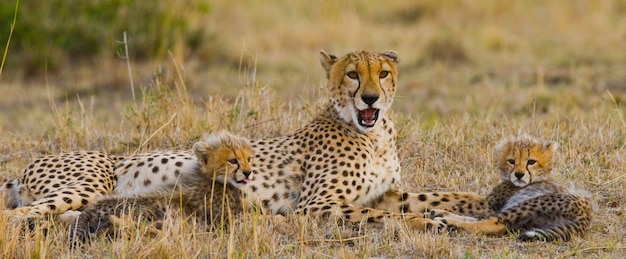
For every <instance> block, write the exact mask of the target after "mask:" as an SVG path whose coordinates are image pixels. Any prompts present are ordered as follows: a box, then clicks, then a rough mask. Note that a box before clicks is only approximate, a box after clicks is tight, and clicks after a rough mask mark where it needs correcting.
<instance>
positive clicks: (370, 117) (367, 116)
mask: <svg viewBox="0 0 626 259" xmlns="http://www.w3.org/2000/svg"><path fill="white" fill-rule="evenodd" d="M378 111H379V110H378V109H374V108H369V109H365V110H360V111H358V112H359V124H361V126H363V127H374V124H376V120H378Z"/></svg>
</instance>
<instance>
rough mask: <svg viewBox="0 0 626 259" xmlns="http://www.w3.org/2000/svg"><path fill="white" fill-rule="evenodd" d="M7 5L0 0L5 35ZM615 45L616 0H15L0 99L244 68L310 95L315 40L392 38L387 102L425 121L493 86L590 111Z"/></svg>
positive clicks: (110, 97) (615, 78)
mask: <svg viewBox="0 0 626 259" xmlns="http://www.w3.org/2000/svg"><path fill="white" fill-rule="evenodd" d="M15 7H16V4H15V1H3V2H2V3H0V21H3V22H2V23H0V45H1V46H2V47H4V46H6V45H5V44H6V42H7V38H8V35H9V30H10V28H11V21H12V20H13V14H14V12H15ZM124 32H126V34H127V36H128V44H127V45H124V44H122V41H123V35H124ZM625 45H626V2H624V1H619V0H597V1H584V0H572V1H560V0H559V1H538V0H530V1H487V0H484V1H483V0H481V1H464V0H449V1H436V0H425V1H418V2H414V1H403V0H388V1H385V3H384V4H382V5H380V4H375V3H372V2H371V1H334V0H322V1H315V2H310V1H289V0H275V1H271V2H267V1H258V0H241V1H229V0H209V1H203V0H183V1H174V0H165V1H156V2H155V1H152V2H150V1H134V0H97V1H78V0H63V1H61V0H51V1H36V0H31V1H20V2H19V7H18V10H17V20H16V24H15V28H14V32H13V36H12V39H11V44H10V46H9V48H8V55H7V61H6V64H5V68H4V69H5V71H4V73H3V74H2V78H0V83H1V84H3V85H4V86H6V87H5V96H4V97H2V96H0V110H9V109H10V110H14V111H21V112H22V113H26V112H28V110H29V109H31V108H32V107H34V106H37V105H39V104H40V103H43V104H44V106H43V109H45V108H47V107H46V106H48V103H47V102H46V101H47V99H52V100H55V101H69V102H70V103H72V102H74V101H75V99H76V97H77V96H80V97H83V98H84V97H96V104H95V107H96V108H97V107H98V104H101V105H104V106H105V107H111V106H112V105H113V106H115V105H116V104H117V103H116V102H117V101H116V100H118V99H121V100H128V99H129V98H130V93H131V90H130V86H131V83H132V84H134V85H136V86H138V88H140V89H147V88H150V86H151V85H154V82H155V78H160V79H163V80H164V81H165V82H166V83H167V82H168V80H170V82H171V80H172V78H174V77H176V75H177V74H182V76H183V77H184V78H185V85H186V88H187V89H188V90H189V91H190V93H191V94H192V96H194V98H196V99H205V98H207V97H209V96H226V97H228V96H230V97H231V98H234V97H235V96H237V95H238V93H239V90H240V89H241V86H242V82H243V80H244V78H254V80H257V81H258V82H261V84H263V85H266V86H269V87H271V88H273V89H275V90H277V92H278V94H279V96H281V97H282V98H290V99H293V98H300V97H304V98H309V97H316V96H318V95H319V93H320V92H324V91H323V90H321V89H322V88H323V72H322V69H321V68H320V67H319V61H318V52H319V50H321V49H324V50H327V51H328V52H331V53H335V54H343V53H345V52H348V51H351V50H355V49H370V50H379V51H383V50H386V49H394V50H396V51H398V52H399V53H400V57H401V60H402V61H401V68H400V71H401V81H400V83H401V85H400V91H399V93H398V98H397V101H396V103H395V106H396V110H399V111H401V112H404V113H416V112H417V113H418V115H421V116H424V117H426V118H428V119H429V120H430V119H437V118H442V117H449V116H454V115H455V114H459V113H464V112H468V111H470V112H480V111H481V110H488V109H489V107H482V106H479V107H476V106H475V105H474V104H484V103H494V102H496V103H497V102H499V101H501V99H499V98H498V96H494V97H489V95H486V96H485V95H482V96H481V95H476V94H468V93H469V92H478V93H480V92H485V91H492V92H499V91H493V89H498V90H501V91H504V92H507V91H512V92H515V91H517V89H518V88H519V89H522V90H524V89H526V90H528V89H532V92H527V91H519V92H520V96H521V97H520V101H519V102H520V103H519V104H510V105H508V106H505V107H504V109H505V110H504V112H505V113H525V112H527V111H528V109H529V108H528V107H530V105H529V103H530V102H533V105H534V107H535V109H538V110H539V111H543V112H546V111H548V110H550V109H555V108H557V109H558V108H560V107H564V108H563V109H574V110H576V109H583V110H585V109H586V110H588V109H590V108H591V107H595V106H596V105H597V104H598V103H601V102H602V100H604V99H606V98H607V96H606V95H605V94H606V91H607V90H609V91H610V92H611V94H613V96H614V97H615V99H616V101H617V102H618V103H621V102H622V100H623V99H624V97H623V93H625V92H626V51H624V49H625V47H626V46H625ZM125 47H128V53H129V57H128V60H126V59H125V54H124V48H125ZM2 49H4V48H2ZM127 61H128V62H129V64H130V65H131V71H130V72H129V71H128V69H127V66H126V65H127V64H126V62H127ZM176 71H178V72H180V73H178V72H176ZM131 75H132V81H131ZM546 86H547V88H546ZM536 87H538V88H536ZM42 89H46V90H45V91H43V90H42ZM502 89H505V90H502ZM537 89H539V90H537ZM572 89H576V91H572ZM137 92H140V91H139V90H137ZM565 93H567V94H566V95H563V94H565ZM556 96H561V97H562V98H556ZM99 98H107V99H104V101H103V102H98V101H97V100H99ZM491 98H494V99H491ZM594 98H595V99H594ZM413 99H419V100H421V102H420V103H419V105H418V106H416V103H415V102H411V100H413ZM451 100H455V101H456V102H458V103H459V104H460V105H449V102H450V101H451ZM117 106H119V107H123V104H117ZM472 107H473V108H472ZM39 108H42V107H39ZM0 117H5V118H7V117H10V115H6V114H5V115H0ZM0 119H2V118H0ZM19 123H21V122H18V124H9V125H6V126H5V127H6V128H10V129H18V128H20V127H21V126H20V124H19Z"/></svg>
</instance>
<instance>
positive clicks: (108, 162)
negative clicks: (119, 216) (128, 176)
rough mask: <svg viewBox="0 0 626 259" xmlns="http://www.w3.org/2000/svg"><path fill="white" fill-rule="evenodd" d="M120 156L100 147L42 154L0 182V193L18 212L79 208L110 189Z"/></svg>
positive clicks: (29, 214) (12, 212)
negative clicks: (94, 149) (98, 148)
mask: <svg viewBox="0 0 626 259" xmlns="http://www.w3.org/2000/svg"><path fill="white" fill-rule="evenodd" d="M120 159H121V158H118V157H114V156H111V155H108V154H105V153H102V152H98V151H76V152H67V153H61V154H58V155H46V156H43V157H40V158H38V159H36V160H35V161H33V162H32V163H30V164H28V165H27V166H26V169H24V172H23V173H22V175H21V176H19V177H18V178H16V179H14V180H11V181H7V182H4V183H3V184H2V185H0V196H2V198H3V200H4V204H5V206H6V207H7V208H9V209H12V210H6V211H5V213H6V214H9V215H15V216H26V217H29V218H30V217H37V216H40V215H48V214H58V213H63V212H65V211H67V210H77V209H80V208H82V207H83V206H85V205H86V204H87V203H89V202H91V201H93V200H95V199H96V198H98V197H100V196H102V195H106V194H109V193H111V191H112V190H113V188H114V187H115V186H116V180H117V177H116V176H115V174H114V173H113V168H114V166H115V163H116V162H117V161H118V160H120Z"/></svg>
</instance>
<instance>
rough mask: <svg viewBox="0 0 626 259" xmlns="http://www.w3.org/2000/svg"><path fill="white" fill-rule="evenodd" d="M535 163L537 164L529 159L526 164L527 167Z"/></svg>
mask: <svg viewBox="0 0 626 259" xmlns="http://www.w3.org/2000/svg"><path fill="white" fill-rule="evenodd" d="M535 163H537V160H534V159H529V160H528V162H526V164H528V165H534V164H535Z"/></svg>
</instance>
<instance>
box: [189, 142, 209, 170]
mask: <svg viewBox="0 0 626 259" xmlns="http://www.w3.org/2000/svg"><path fill="white" fill-rule="evenodd" d="M192 148H193V152H194V153H195V154H196V158H197V159H198V162H200V164H202V165H205V164H207V163H208V162H209V152H208V151H207V144H206V143H204V142H201V141H198V142H196V143H194V144H193V147H192Z"/></svg>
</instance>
